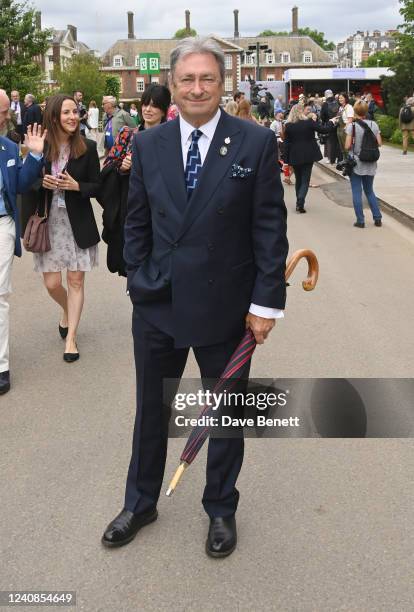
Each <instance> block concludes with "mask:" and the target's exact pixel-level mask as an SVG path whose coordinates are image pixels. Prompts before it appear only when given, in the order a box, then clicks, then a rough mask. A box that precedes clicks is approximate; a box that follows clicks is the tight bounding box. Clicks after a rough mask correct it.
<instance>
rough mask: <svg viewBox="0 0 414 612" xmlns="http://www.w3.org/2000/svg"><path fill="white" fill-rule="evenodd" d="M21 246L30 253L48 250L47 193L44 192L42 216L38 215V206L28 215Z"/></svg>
mask: <svg viewBox="0 0 414 612" xmlns="http://www.w3.org/2000/svg"><path fill="white" fill-rule="evenodd" d="M23 246H24V248H25V249H26V251H29V252H30V253H46V252H47V251H50V248H51V247H50V240H49V224H48V215H47V193H45V201H44V215H43V217H41V216H40V215H39V207H38V208H37V209H36V212H35V214H34V215H32V216H31V217H29V221H28V222H27V225H26V229H25V232H24V236H23Z"/></svg>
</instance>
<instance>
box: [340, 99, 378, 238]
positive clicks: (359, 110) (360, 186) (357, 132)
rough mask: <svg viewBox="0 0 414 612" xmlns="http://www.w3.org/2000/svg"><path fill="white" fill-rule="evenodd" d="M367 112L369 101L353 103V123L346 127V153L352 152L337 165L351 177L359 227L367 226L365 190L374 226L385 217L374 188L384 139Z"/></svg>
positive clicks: (356, 224)
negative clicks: (364, 206)
mask: <svg viewBox="0 0 414 612" xmlns="http://www.w3.org/2000/svg"><path fill="white" fill-rule="evenodd" d="M367 113H368V104H367V103H366V102H363V101H362V100H361V101H358V102H356V103H355V104H354V115H355V116H354V120H353V122H352V123H351V124H348V125H347V126H346V140H345V150H346V151H348V152H349V156H348V159H346V160H344V161H343V162H341V163H340V164H338V166H337V169H338V170H342V173H343V174H344V176H349V178H350V181H351V188H352V201H353V205H354V210H355V215H356V222H355V223H354V226H355V227H359V228H364V227H365V219H364V211H363V208H362V190H364V193H365V195H366V198H367V200H368V204H369V207H370V209H371V212H372V216H373V219H374V223H375V226H376V227H381V225H382V221H381V219H382V215H381V211H380V209H379V206H378V202H377V197H376V195H375V193H374V189H373V185H374V177H375V174H376V171H377V160H378V158H379V155H380V153H379V147H380V146H381V145H382V140H381V133H380V129H379V127H378V124H377V123H376V122H375V121H371V120H369V119H367V118H366V117H367Z"/></svg>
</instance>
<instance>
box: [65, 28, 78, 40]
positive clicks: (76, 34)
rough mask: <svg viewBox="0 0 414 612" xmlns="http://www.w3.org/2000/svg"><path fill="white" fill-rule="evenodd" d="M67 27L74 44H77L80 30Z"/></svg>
mask: <svg viewBox="0 0 414 612" xmlns="http://www.w3.org/2000/svg"><path fill="white" fill-rule="evenodd" d="M67 27H68V30H69V32H70V33H71V34H72V38H73V40H74V42H76V41H77V40H78V28H75V26H73V25H68V26H67Z"/></svg>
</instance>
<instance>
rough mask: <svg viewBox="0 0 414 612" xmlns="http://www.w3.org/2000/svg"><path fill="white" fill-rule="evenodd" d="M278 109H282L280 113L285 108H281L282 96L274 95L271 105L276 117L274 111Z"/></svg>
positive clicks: (278, 110) (276, 111)
mask: <svg viewBox="0 0 414 612" xmlns="http://www.w3.org/2000/svg"><path fill="white" fill-rule="evenodd" d="M280 111H282V113H284V112H285V109H284V108H283V96H276V98H275V102H274V105H273V112H274V115H275V117H276V113H278V112H280Z"/></svg>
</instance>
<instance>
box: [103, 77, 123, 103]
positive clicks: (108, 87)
mask: <svg viewBox="0 0 414 612" xmlns="http://www.w3.org/2000/svg"><path fill="white" fill-rule="evenodd" d="M120 90H121V83H120V80H119V77H117V76H106V77H105V95H106V96H114V97H115V98H117V99H118V98H119V94H120Z"/></svg>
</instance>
